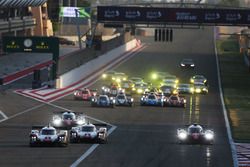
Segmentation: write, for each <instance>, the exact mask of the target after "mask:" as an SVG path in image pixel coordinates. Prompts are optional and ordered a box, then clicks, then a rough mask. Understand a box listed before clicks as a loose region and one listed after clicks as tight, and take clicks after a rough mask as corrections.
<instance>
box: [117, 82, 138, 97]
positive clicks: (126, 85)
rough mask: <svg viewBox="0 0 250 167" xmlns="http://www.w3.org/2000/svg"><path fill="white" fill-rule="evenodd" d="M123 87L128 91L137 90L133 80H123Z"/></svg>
mask: <svg viewBox="0 0 250 167" xmlns="http://www.w3.org/2000/svg"><path fill="white" fill-rule="evenodd" d="M120 85H121V88H122V89H124V90H125V92H126V93H130V94H131V93H133V91H135V84H134V83H133V82H132V81H131V80H127V81H122V82H121V84H120Z"/></svg>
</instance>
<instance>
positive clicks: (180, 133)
mask: <svg viewBox="0 0 250 167" xmlns="http://www.w3.org/2000/svg"><path fill="white" fill-rule="evenodd" d="M178 138H179V139H181V140H185V139H186V138H187V132H185V131H181V132H179V133H178Z"/></svg>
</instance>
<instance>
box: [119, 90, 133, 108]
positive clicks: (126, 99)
mask: <svg viewBox="0 0 250 167" xmlns="http://www.w3.org/2000/svg"><path fill="white" fill-rule="evenodd" d="M133 102H134V99H133V98H132V97H131V96H126V95H125V94H124V93H119V94H118V95H117V96H116V97H115V105H116V106H132V105H133Z"/></svg>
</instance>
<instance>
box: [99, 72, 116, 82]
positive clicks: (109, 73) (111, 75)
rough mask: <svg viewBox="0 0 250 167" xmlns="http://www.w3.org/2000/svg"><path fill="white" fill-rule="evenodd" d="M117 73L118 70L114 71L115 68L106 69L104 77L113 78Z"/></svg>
mask: <svg viewBox="0 0 250 167" xmlns="http://www.w3.org/2000/svg"><path fill="white" fill-rule="evenodd" d="M115 73H116V71H114V70H109V71H106V72H105V73H104V74H102V79H104V80H112V77H113V76H114V74H115Z"/></svg>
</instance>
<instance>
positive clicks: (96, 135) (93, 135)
mask: <svg viewBox="0 0 250 167" xmlns="http://www.w3.org/2000/svg"><path fill="white" fill-rule="evenodd" d="M70 142H71V143H79V142H94V143H106V142H107V128H106V127H99V128H97V127H96V125H95V124H91V123H86V124H84V125H81V126H77V127H72V129H71V131H70Z"/></svg>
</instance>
